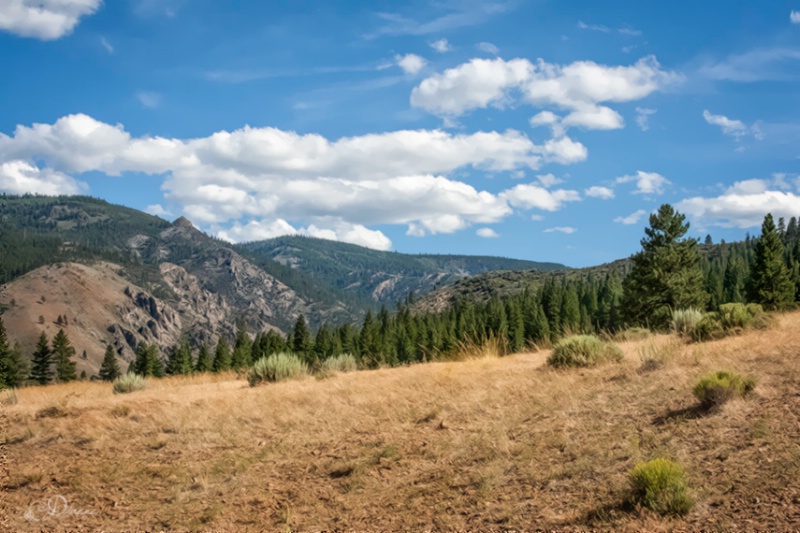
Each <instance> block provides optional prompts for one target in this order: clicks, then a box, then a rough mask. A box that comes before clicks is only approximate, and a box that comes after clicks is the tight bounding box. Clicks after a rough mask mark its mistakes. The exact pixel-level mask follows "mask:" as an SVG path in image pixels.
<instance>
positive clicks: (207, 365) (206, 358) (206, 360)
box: [194, 343, 211, 372]
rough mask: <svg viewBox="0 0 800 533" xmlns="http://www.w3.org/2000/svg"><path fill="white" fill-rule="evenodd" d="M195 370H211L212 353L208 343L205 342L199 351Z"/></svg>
mask: <svg viewBox="0 0 800 533" xmlns="http://www.w3.org/2000/svg"><path fill="white" fill-rule="evenodd" d="M194 370H195V372H209V371H210V370H211V353H209V351H208V344H206V343H203V344H202V345H201V346H200V351H199V352H198V353H197V362H196V363H195V365H194Z"/></svg>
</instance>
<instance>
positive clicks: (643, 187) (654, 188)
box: [616, 170, 671, 194]
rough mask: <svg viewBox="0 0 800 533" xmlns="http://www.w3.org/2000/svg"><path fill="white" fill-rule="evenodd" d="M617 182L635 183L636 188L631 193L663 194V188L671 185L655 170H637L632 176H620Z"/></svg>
mask: <svg viewBox="0 0 800 533" xmlns="http://www.w3.org/2000/svg"><path fill="white" fill-rule="evenodd" d="M616 182H617V183H630V182H635V183H636V190H635V191H634V192H633V194H663V193H664V188H665V187H666V186H667V185H671V182H670V181H669V180H668V179H667V178H665V177H664V176H662V175H661V174H659V173H657V172H643V171H641V170H639V171H637V172H636V174H634V175H632V176H620V177H619V178H617V179H616Z"/></svg>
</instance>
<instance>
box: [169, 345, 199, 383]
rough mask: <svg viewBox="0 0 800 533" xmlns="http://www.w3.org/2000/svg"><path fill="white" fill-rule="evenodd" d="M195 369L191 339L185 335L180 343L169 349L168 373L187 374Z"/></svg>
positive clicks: (175, 374)
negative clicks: (190, 344)
mask: <svg viewBox="0 0 800 533" xmlns="http://www.w3.org/2000/svg"><path fill="white" fill-rule="evenodd" d="M193 370H194V361H193V360H192V347H191V346H189V340H188V339H187V338H186V337H183V338H182V339H181V342H180V343H178V344H177V345H175V346H173V347H171V348H170V350H169V356H168V358H167V368H166V373H167V374H168V375H170V376H185V375H188V374H191V373H192V371H193Z"/></svg>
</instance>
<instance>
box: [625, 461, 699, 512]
mask: <svg viewBox="0 0 800 533" xmlns="http://www.w3.org/2000/svg"><path fill="white" fill-rule="evenodd" d="M629 480H630V484H631V495H630V501H631V503H632V504H633V505H639V506H642V507H645V508H647V509H650V510H652V511H655V512H657V513H659V514H661V515H678V516H683V515H685V514H688V512H689V511H690V510H691V508H692V506H693V505H694V501H693V500H692V498H691V496H689V492H688V489H687V486H686V473H685V472H684V470H683V467H682V466H681V465H679V464H678V463H675V462H673V461H670V460H668V459H661V458H659V459H653V460H652V461H649V462H647V463H639V464H638V465H636V468H634V469H633V470H632V471H631V473H630V476H629Z"/></svg>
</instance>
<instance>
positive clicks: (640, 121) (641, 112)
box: [636, 107, 657, 131]
mask: <svg viewBox="0 0 800 533" xmlns="http://www.w3.org/2000/svg"><path fill="white" fill-rule="evenodd" d="M656 112H657V110H656V109H648V108H646V107H637V108H636V125H637V126H639V129H640V130H642V131H647V130H649V129H650V115H655V114H656Z"/></svg>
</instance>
